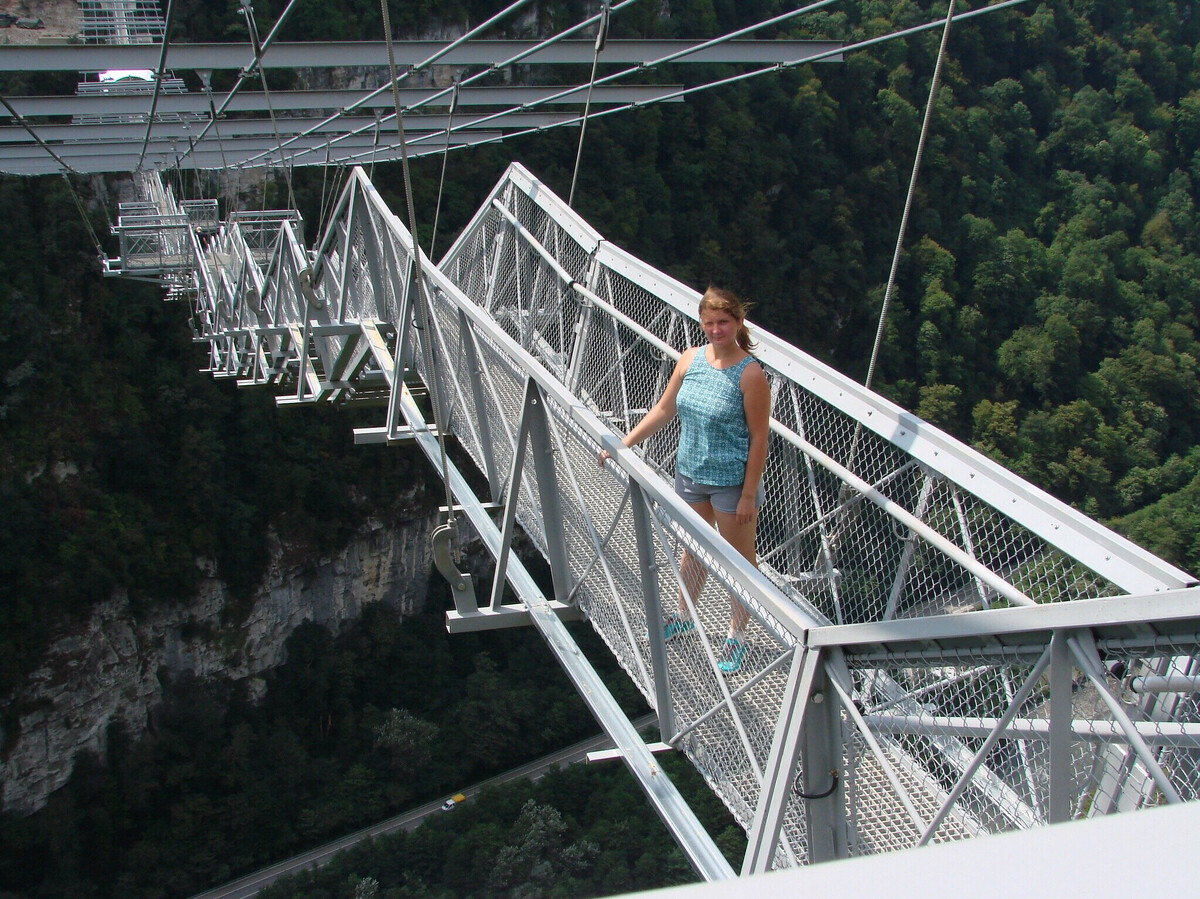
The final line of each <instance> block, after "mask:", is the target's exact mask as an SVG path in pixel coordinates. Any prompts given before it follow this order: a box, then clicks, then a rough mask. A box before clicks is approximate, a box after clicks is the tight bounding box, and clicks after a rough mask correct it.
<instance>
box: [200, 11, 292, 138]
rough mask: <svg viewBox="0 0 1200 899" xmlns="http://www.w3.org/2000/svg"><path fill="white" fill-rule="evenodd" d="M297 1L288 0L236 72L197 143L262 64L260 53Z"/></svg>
mask: <svg viewBox="0 0 1200 899" xmlns="http://www.w3.org/2000/svg"><path fill="white" fill-rule="evenodd" d="M297 2H298V0H288V5H287V6H286V7H284V10H283V12H281V13H280V14H279V18H278V19H276V20H275V27H273V28H272V29H271V31H270V33H269V34H268V35H267V39H266V40H265V41H263V42H262V46H261V48H259V52H256V53H255V55H254V60H253V61H252V62H251V63H250V65H249V66H247V67H246V68H244V69H241V70H240V71H239V72H238V78H237V81H236V82H234V85H233V87H232V88H231V89H230V91H229V93H228V94H227V95H226V96H225V99H224V100H222V101H221V108H220V109H218V110H216V112H214V113H213V116H212V118H211V119H209V120H208V122H207V123H206V124H205V126H204V127H203V128H202V129H200V134H199V135H197V137H196V142H197V143H199V142H200V141H202V140H203V139H204V135H206V134H208V129H209V128H215V127H216V121H217V118H218V116H222V115H224V114H225V110H226V109H228V108H229V104H230V103H232V102H233V98H234V97H235V96H236V95H237V92H238V91H239V90H241V89H242V85H243V84H244V83H245V81H246V79H247V78H249V77H250V76H251V75H253V74H254V70H255V69H256V68H258V67H260V66H261V65H262V55H263V54H264V53H266V52H267V50H268V48H270V46H271V45H272V44H273V43H275V38H276V36H278V34H279V30H280V29H281V28H282V27H283V25H284V23H285V22H286V21H287V20H288V17H289V16H291V14H292V10H293V9H294V8H295V7H296V4H297Z"/></svg>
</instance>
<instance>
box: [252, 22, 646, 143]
mask: <svg viewBox="0 0 1200 899" xmlns="http://www.w3.org/2000/svg"><path fill="white" fill-rule="evenodd" d="M526 2H527V0H518V2H516V3H514V4H512V5H511V6H509V7H507V8H505V9H503V10H501V11H500V12H498V13H497V14H496V15H494V16H492V17H491V18H490V19H488V20H487V21H486V22H484V23H483V24H482V25H479V26H477V27H475V28H472V29H471V30H470V31H468V32H467V33H466V34H464V35H463V36H462V37H460V38H458V39H456V40H455V41H453V42H452V43H450V44H447V45H446V46H445V47H443V48H442V49H440V50H439V51H438V52H437V53H434V54H433V55H432V56H430V57H428V58H427V59H425V60H424V61H423V62H420V63H418V64H417V65H416V66H414V67H413V68H412V69H411V70H410V71H413V72H415V71H420V70H421V69H424V68H426V67H427V66H430V65H432V64H433V63H435V62H437V61H438V60H439V59H441V58H442V57H443V56H445V55H446V54H447V53H449V52H451V51H452V50H455V49H457V48H458V47H461V46H462V45H463V44H465V43H467V42H468V41H469V40H471V39H472V38H474V37H476V36H477V35H479V34H480V33H482V32H483V31H485V30H486V29H488V28H490V27H492V26H493V25H495V24H497V23H498V22H500V21H501V20H502V19H504V18H505V17H507V16H508V15H510V14H511V13H513V12H515V11H516V10H517V9H519V8H520V7H522V6H524V5H525V3H526ZM636 2H637V0H625V2H624V3H622V4H620V6H618V7H616V8H620V7H621V6H628V5H629V4H630V3H636ZM597 18H599V16H598V15H597V16H592V17H591V18H589V19H585V20H584V21H583V22H581V23H580V24H579V25H576V26H574V27H572V28H570V29H568V30H567V31H564V32H563V33H562V34H559V35H556V36H554V37H552V38H547V39H546V40H544V41H542V42H541V43H539V44H536V45H534V46H533V47H530V48H528V49H526V50H524V51H523V52H521V53H518V54H517V55H515V56H511V57H509V58H508V59H507V60H505V61H503V62H498V63H493V64H492V65H490V66H488V67H487V68H486V69H484V70H483V71H481V72H478V73H476V74H475V75H472V76H471V77H470V78H467V79H465V80H464V81H463V82H462V84H463V86H466V85H468V84H471V83H472V82H474V81H478V80H479V79H480V78H484V77H486V76H487V75H491V74H492V73H494V72H496V71H497V70H499V69H501V68H504V67H505V66H509V65H513V64H515V63H517V62H520V61H521V60H522V59H525V58H527V57H529V56H531V55H532V54H534V53H536V52H537V51H539V50H541V49H543V48H545V47H547V46H550V45H551V44H554V43H556V42H558V41H560V40H562V39H563V38H565V37H566V36H568V35H570V34H574V33H575V32H576V31H579V30H581V29H582V28H584V27H585V26H587V25H589V24H591V23H592V22H593V21H595V20H596V19H597ZM407 74H408V73H405V76H404V77H407ZM388 87H389V85H384V86H383V87H379V88H376V89H375V90H373V91H371V92H370V93H369V94H367V95H365V96H363V97H360V98H359V99H357V100H355V101H354V102H353V103H351V104H350V105H349V106H347V107H345V108H344V109H340V110H338V111H337V112H335V113H334V114H333V115H331V116H328V117H326V118H324V119H322V120H321V121H320V122H317V124H315V125H313V126H312V127H311V128H308V129H306V130H304V131H301V132H299V133H297V134H295V135H293V136H292V137H290V138H288V140H287V141H286V143H285V144H284V145H285V146H288V145H290V144H292V143H293V142H294V141H298V140H300V139H301V138H305V137H309V136H310V135H312V134H314V133H316V132H317V131H319V130H321V129H322V128H324V127H325V126H326V125H330V124H332V123H333V122H336V121H337V120H338V119H340V118H343V117H345V116H347V115H349V114H350V113H352V112H355V111H356V110H358V109H359V108H360V107H362V106H364V105H365V104H367V103H369V102H370V101H372V100H374V99H375V98H376V97H378V96H379V95H380V94H382V93H383V92H384V91H386V90H387V89H388ZM452 90H453V88H450V87H447V88H443V89H442V90H440V91H437V92H436V93H434V94H433V95H432V96H429V97H426V98H424V99H423V100H420V101H418V102H416V103H413V104H412V106H409V107H407V108H408V109H409V110H413V109H419V108H421V107H423V106H428V105H430V104H432V103H434V102H435V101H437V100H438V99H440V98H442V97H445V96H446V95H447V94H449V93H450V92H451V91H452ZM388 118H390V116H389V117H388ZM385 121H386V119H385ZM367 127H369V126H363V127H361V128H356V129H354V130H353V131H347V132H345V133H344V134H341V135H338V136H337V137H335V138H331V139H330V140H329V141H327V142H326V143H329V144H333V143H337V142H338V141H339V140H343V139H345V138H347V137H351V136H353V135H356V134H361V133H362V132H363V131H365V130H366V128H367ZM319 149H321V148H320V147H314V148H312V149H311V150H308V151H305V152H304V153H298V154H296V155H298V156H303V155H305V154H306V153H308V152H312V150H319ZM262 155H263V154H261V153H260V154H259V155H258V156H252V157H251V158H250V159H249V160H248V161H249V162H254V161H255V160H257V159H259V158H261V157H262ZM365 155H366V154H365V153H359V154H356V155H354V156H351V157H347V159H358V158H361V157H363V156H365ZM345 161H346V160H343V162H345Z"/></svg>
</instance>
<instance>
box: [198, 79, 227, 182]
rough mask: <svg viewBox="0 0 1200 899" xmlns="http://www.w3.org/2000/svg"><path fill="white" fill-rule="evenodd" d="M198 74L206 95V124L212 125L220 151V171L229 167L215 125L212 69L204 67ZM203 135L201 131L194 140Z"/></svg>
mask: <svg viewBox="0 0 1200 899" xmlns="http://www.w3.org/2000/svg"><path fill="white" fill-rule="evenodd" d="M199 75H200V83H201V84H202V85H203V87H204V95H205V96H206V97H208V115H209V120H208V124H209V125H211V126H212V130H213V134H215V135H216V136H217V149H218V150H219V151H220V153H221V169H222V171H224V170H225V169H227V168H229V161H228V160H227V159H226V158H225V144H224V142H223V141H222V140H221V129H220V128H218V127H217V117H218V114H217V104H216V101H214V100H213V92H212V71H211V70H209V69H205V70H203V71H202V72H200V73H199ZM203 137H204V134H203V133H201V134H200V135H199V136H198V137H197V138H196V141H197V142H199V141H200V139H201V138H203ZM194 146H195V145H193V147H194ZM188 152H191V151H190V150H189V151H188Z"/></svg>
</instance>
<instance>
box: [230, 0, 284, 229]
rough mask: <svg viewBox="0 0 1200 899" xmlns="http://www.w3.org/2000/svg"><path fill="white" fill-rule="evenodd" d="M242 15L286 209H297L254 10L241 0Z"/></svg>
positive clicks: (248, 2) (246, 0)
mask: <svg viewBox="0 0 1200 899" xmlns="http://www.w3.org/2000/svg"><path fill="white" fill-rule="evenodd" d="M289 9H290V7H289ZM242 13H243V14H244V15H245V17H246V27H247V28H248V29H249V30H250V42H251V45H252V46H253V47H254V68H256V69H258V77H259V80H260V81H261V82H262V89H263V99H265V100H266V101H267V112H268V114H270V116H271V130H272V131H274V132H275V148H276V149H277V150H278V151H279V162H280V163H281V164H282V165H283V178H284V180H285V181H286V182H287V191H288V208H289V209H295V208H297V207H296V194H295V192H294V191H293V190H292V165H291V161H290V159H289V158H288V156H287V155H286V154H285V153H284V152H283V141H282V138H280V136H279V123H278V122H276V121H275V109H274V107H273V106H272V105H271V92H270V90H269V89H268V88H267V70H266V68H265V67H264V66H263V64H262V55H263V47H262V44H261V43H260V42H259V39H258V23H257V22H255V21H254V9H253V7H251V5H250V0H242ZM277 27H278V26H277ZM264 197H265V192H264Z"/></svg>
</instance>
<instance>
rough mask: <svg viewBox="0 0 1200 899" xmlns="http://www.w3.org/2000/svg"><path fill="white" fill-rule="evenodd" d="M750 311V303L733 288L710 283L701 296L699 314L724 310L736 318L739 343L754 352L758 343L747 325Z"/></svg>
mask: <svg viewBox="0 0 1200 899" xmlns="http://www.w3.org/2000/svg"><path fill="white" fill-rule="evenodd" d="M749 311H750V304H749V303H748V302H746V301H745V300H743V299H742V298H741V297H739V296H738V295H737V294H736V293H734V292H733V291H732V290H726V289H725V288H723V287H714V286H713V285H711V284H710V285H708V289H707V290H706V291H704V296H702V297H701V298H700V309H699V312H698V313H697V314H698V315H703V314H704V313H705V312H724V313H725V314H726V315H728V316H729V317H730V318H733V319H734V320H736V321H737V323H738V330H737V345H738V346H740V347H741V348H742V349H743V350H745V351H746V352H747V353H753V352H754V348H755V347H756V346H757V345H758V344H757V343H755V341H754V338H752V337H751V336H750V329H749V328H747V327H746V313H747V312H749Z"/></svg>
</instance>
